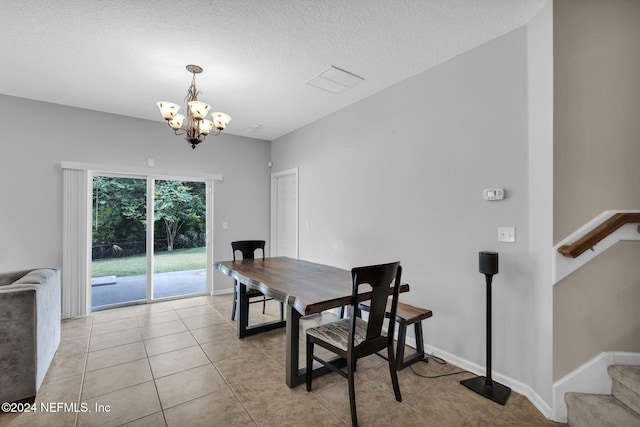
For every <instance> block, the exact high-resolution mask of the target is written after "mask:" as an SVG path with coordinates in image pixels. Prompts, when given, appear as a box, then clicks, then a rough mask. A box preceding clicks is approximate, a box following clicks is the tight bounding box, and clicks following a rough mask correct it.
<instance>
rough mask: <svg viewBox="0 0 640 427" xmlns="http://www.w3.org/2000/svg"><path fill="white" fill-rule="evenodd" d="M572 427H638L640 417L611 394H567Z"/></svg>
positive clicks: (565, 396) (568, 416)
mask: <svg viewBox="0 0 640 427" xmlns="http://www.w3.org/2000/svg"><path fill="white" fill-rule="evenodd" d="M564 400H565V402H566V403H567V419H568V422H569V425H570V426H571V427H638V426H640V415H638V414H637V413H636V412H633V411H632V410H631V409H629V408H628V407H627V406H626V405H624V404H623V403H621V402H620V401H619V400H618V399H616V398H615V397H613V396H612V395H610V394H589V393H566V394H565V395H564Z"/></svg>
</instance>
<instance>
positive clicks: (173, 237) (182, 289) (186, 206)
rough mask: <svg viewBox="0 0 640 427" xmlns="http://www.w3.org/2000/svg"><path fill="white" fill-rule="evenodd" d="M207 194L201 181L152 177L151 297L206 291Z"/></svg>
mask: <svg viewBox="0 0 640 427" xmlns="http://www.w3.org/2000/svg"><path fill="white" fill-rule="evenodd" d="M206 195H207V192H206V185H205V183H204V182H193V181H177V180H155V181H154V203H153V206H154V210H153V212H154V221H153V229H154V232H153V236H154V239H153V284H154V286H153V296H152V298H166V297H174V296H179V295H190V294H196V293H202V292H204V291H205V287H206V266H207V251H206V246H207V245H206V237H207V233H206V232H207V229H206V225H207V224H206V219H207V212H206V206H207V199H206Z"/></svg>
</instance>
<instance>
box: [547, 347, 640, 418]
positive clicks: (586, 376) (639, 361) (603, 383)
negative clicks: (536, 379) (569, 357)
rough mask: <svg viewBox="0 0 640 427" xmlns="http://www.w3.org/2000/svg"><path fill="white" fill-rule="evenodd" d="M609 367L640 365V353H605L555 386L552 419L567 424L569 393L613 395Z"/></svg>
mask: <svg viewBox="0 0 640 427" xmlns="http://www.w3.org/2000/svg"><path fill="white" fill-rule="evenodd" d="M609 365H640V353H625V352H615V351H611V352H603V353H600V354H599V355H597V356H596V357H594V358H593V359H591V360H589V361H588V362H587V363H585V364H584V365H582V366H580V367H579V368H578V369H576V370H574V371H573V372H571V373H569V374H567V375H565V376H564V377H562V378H561V379H560V380H558V381H556V382H555V383H554V384H553V392H552V393H553V394H552V396H553V414H552V419H553V420H554V421H558V422H563V423H566V422H567V405H566V403H565V401H564V394H565V393H567V392H579V393H594V394H611V377H610V376H609V374H608V373H607V368H608V367H609Z"/></svg>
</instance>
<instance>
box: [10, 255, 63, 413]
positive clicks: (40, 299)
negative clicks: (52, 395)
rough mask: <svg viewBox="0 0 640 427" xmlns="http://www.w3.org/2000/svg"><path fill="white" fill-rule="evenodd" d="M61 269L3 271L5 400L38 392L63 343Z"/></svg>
mask: <svg viewBox="0 0 640 427" xmlns="http://www.w3.org/2000/svg"><path fill="white" fill-rule="evenodd" d="M60 312H61V304H60V270H59V269H56V268H41V269H36V270H23V271H14V272H11V273H0V402H13V401H16V400H20V399H25V398H30V397H33V396H35V394H36V392H37V391H38V389H39V388H40V385H41V384H42V380H43V379H44V376H45V374H46V373H47V369H49V365H50V364H51V360H52V359H53V356H54V354H55V352H56V350H57V349H58V344H60Z"/></svg>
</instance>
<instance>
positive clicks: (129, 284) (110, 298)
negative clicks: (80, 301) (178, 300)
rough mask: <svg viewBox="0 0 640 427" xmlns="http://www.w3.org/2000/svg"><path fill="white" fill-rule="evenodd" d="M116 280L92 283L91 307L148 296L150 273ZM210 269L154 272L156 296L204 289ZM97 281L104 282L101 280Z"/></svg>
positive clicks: (199, 291)
mask: <svg viewBox="0 0 640 427" xmlns="http://www.w3.org/2000/svg"><path fill="white" fill-rule="evenodd" d="M115 280H116V281H115V283H108V284H95V285H93V286H91V307H92V308H97V307H100V306H105V305H112V304H120V303H124V302H129V301H136V300H144V299H146V295H147V276H145V275H139V276H126V277H116V278H115ZM205 280H206V270H205V269H202V270H187V271H174V272H170V273H157V274H155V275H154V280H153V283H154V295H153V296H154V298H165V297H173V296H178V295H189V294H195V293H201V292H204V291H205V289H206V286H205ZM96 282H98V283H100V282H101V281H100V280H97V281H96Z"/></svg>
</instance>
